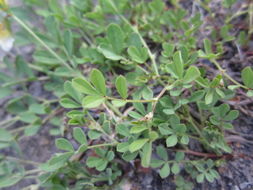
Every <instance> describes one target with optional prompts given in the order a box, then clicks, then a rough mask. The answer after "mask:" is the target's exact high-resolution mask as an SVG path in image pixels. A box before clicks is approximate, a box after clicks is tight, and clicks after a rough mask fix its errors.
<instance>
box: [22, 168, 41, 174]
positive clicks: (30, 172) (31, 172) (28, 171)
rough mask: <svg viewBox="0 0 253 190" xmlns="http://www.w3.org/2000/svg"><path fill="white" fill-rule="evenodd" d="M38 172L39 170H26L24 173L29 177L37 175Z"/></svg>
mask: <svg viewBox="0 0 253 190" xmlns="http://www.w3.org/2000/svg"><path fill="white" fill-rule="evenodd" d="M38 172H41V170H40V169H33V170H27V171H25V175H30V174H33V173H38Z"/></svg>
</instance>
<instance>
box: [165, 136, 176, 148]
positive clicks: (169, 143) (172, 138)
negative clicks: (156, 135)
mask: <svg viewBox="0 0 253 190" xmlns="http://www.w3.org/2000/svg"><path fill="white" fill-rule="evenodd" d="M177 141H178V140H177V136H176V135H171V136H169V137H168V138H167V139H166V145H167V147H172V146H175V145H176V144H177Z"/></svg>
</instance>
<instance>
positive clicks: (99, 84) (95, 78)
mask: <svg viewBox="0 0 253 190" xmlns="http://www.w3.org/2000/svg"><path fill="white" fill-rule="evenodd" d="M90 81H91V83H92V84H93V85H94V87H95V88H96V89H97V90H98V91H99V92H100V93H101V94H102V95H104V96H105V95H106V86H105V78H104V76H103V74H102V73H101V72H100V71H99V70H97V69H93V70H92V71H91V75H90Z"/></svg>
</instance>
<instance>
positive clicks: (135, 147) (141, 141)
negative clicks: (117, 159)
mask: <svg viewBox="0 0 253 190" xmlns="http://www.w3.org/2000/svg"><path fill="white" fill-rule="evenodd" d="M148 140H149V139H138V140H135V141H134V142H132V143H131V144H130V145H129V151H130V152H135V151H137V150H140V149H141V148H142V147H143V146H144V144H145V143H146V142H148Z"/></svg>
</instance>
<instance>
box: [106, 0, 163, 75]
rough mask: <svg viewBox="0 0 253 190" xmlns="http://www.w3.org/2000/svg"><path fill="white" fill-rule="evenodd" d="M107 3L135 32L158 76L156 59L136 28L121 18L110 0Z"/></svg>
mask: <svg viewBox="0 0 253 190" xmlns="http://www.w3.org/2000/svg"><path fill="white" fill-rule="evenodd" d="M109 2H110V4H111V6H112V7H113V9H114V11H115V12H116V14H117V15H118V16H119V17H120V18H121V19H122V20H123V21H124V22H125V23H126V24H127V25H128V26H129V27H130V28H131V29H132V31H133V32H135V33H136V34H137V35H138V37H139V38H140V40H141V43H142V45H143V46H144V47H145V48H146V49H147V51H148V55H149V58H150V60H151V63H152V66H153V68H154V70H155V74H156V75H157V76H159V72H158V68H157V64H156V60H155V59H156V58H155V55H154V54H153V53H152V52H151V50H150V48H149V47H148V45H147V43H146V41H145V40H144V39H143V37H142V36H141V34H140V32H139V30H138V28H137V27H134V26H132V24H131V23H130V22H129V21H128V20H127V19H126V18H125V17H124V16H122V15H121V14H120V13H119V11H118V9H117V7H116V6H115V4H114V3H113V2H112V1H111V0H110V1H109Z"/></svg>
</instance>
